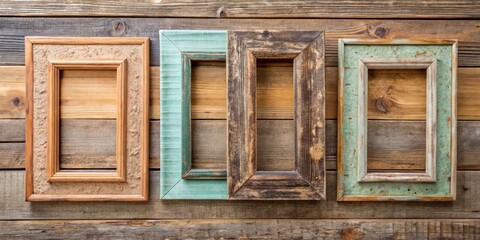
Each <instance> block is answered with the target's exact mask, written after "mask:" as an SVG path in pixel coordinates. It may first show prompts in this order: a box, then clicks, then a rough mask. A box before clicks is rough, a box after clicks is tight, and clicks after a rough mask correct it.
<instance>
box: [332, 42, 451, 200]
mask: <svg viewBox="0 0 480 240" xmlns="http://www.w3.org/2000/svg"><path fill="white" fill-rule="evenodd" d="M342 44H343V42H342V41H341V40H340V42H339V51H341V50H342V49H343V54H342V53H339V66H340V67H342V66H343V71H344V75H343V97H344V100H343V102H344V104H343V118H342V119H343V127H342V128H340V129H339V134H341V135H342V138H343V144H340V145H339V147H340V146H341V147H342V149H339V150H340V151H342V159H341V161H342V163H341V164H342V165H343V174H342V173H340V174H339V181H338V184H340V185H339V190H340V191H339V199H341V197H342V196H355V197H365V199H367V198H371V197H377V199H376V200H380V201H386V200H422V198H424V197H436V196H438V197H449V196H452V195H454V194H453V193H454V191H455V190H453V191H452V189H451V186H452V184H451V174H452V172H454V171H456V169H452V160H453V161H455V159H451V156H452V154H451V151H452V149H455V148H454V147H452V144H454V143H455V141H452V140H453V139H452V137H455V135H454V134H452V132H454V131H452V126H451V124H450V123H449V121H450V120H451V117H452V110H453V108H452V106H453V105H452V104H453V103H452V97H454V94H453V93H452V88H453V89H456V87H455V85H454V83H455V82H454V81H452V67H456V62H454V61H453V58H452V53H454V54H453V55H455V53H456V49H454V48H455V47H456V45H452V44H406V43H402V44H396V43H392V44H389V45H387V44H380V45H375V44H374V43H372V44H348V43H345V44H344V45H343V46H340V45H342ZM360 58H435V59H437V89H436V93H437V139H436V141H437V151H436V156H437V159H436V162H437V166H436V168H437V169H436V173H437V181H436V182H434V183H408V182H368V183H359V182H358V179H357V174H358V171H357V169H358V162H357V159H358V149H356V148H357V147H358V143H357V141H358V102H357V101H358V98H357V96H358V61H359V59H360ZM340 76H341V75H340ZM452 83H453V84H452ZM453 102H454V101H453ZM339 127H340V126H339ZM453 186H454V185H453Z"/></svg>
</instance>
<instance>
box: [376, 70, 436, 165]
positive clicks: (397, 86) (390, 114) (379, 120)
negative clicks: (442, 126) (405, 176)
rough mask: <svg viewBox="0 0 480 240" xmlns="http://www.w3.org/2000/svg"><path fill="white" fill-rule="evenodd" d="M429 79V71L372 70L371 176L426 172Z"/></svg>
mask: <svg viewBox="0 0 480 240" xmlns="http://www.w3.org/2000/svg"><path fill="white" fill-rule="evenodd" d="M426 79H427V71H426V69H368V103H367V104H368V107H367V109H368V113H367V120H368V124H367V126H368V130H367V172H425V169H426V111H427V108H426V103H427V91H426V89H427V81H426ZM392 120H394V121H392Z"/></svg>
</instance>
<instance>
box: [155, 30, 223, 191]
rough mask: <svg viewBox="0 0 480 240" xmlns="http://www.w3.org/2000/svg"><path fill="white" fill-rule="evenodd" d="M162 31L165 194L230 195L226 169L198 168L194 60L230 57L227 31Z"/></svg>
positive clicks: (161, 128)
mask: <svg viewBox="0 0 480 240" xmlns="http://www.w3.org/2000/svg"><path fill="white" fill-rule="evenodd" d="M159 36H160V116H161V117H160V139H161V140H160V152H161V157H160V161H161V169H160V181H161V189H160V198H161V199H165V200H166V199H214V200H215V199H216V200H220V199H226V198H227V186H226V170H224V169H192V156H191V151H192V148H191V141H192V137H191V68H192V67H191V64H192V61H195V60H196V61H202V60H205V61H225V58H226V48H227V31H223V30H210V31H207V30H161V31H160V32H159ZM206 141H208V139H206Z"/></svg>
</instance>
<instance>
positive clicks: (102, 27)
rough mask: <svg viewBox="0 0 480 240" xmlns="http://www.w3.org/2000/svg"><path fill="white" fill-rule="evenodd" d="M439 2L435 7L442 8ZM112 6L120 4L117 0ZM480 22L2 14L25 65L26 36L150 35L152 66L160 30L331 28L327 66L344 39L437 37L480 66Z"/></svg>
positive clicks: (5, 48)
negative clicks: (451, 42)
mask: <svg viewBox="0 0 480 240" xmlns="http://www.w3.org/2000/svg"><path fill="white" fill-rule="evenodd" d="M17 3H18V2H17ZM437 4H438V3H436V4H435V5H433V6H437ZM19 6H20V5H19ZM112 6H117V3H115V4H113V5H112ZM378 6H379V5H375V9H376V10H378V11H380V10H381V8H379V7H378ZM110 7H111V6H110ZM290 7H291V6H289V8H290ZM429 7H430V6H429ZM62 11H63V10H62ZM95 11H97V10H95ZM355 11H357V10H355ZM389 17H391V16H389ZM479 24H480V20H451V19H450V20H435V22H434V23H433V22H432V20H399V19H390V20H389V19H385V20H379V19H360V20H359V19H290V20H285V19H269V20H268V21H263V20H261V21H259V20H258V19H192V18H184V19H182V18H1V19H0V26H2V32H1V33H0V46H2V47H1V48H0V56H1V59H0V63H2V64H10V65H12V64H17V65H23V64H24V62H25V60H24V58H25V54H24V36H39V35H41V36H96V37H105V36H129V37H131V36H148V37H150V41H151V44H152V46H151V51H150V54H151V55H150V65H152V66H158V65H159V59H160V57H159V53H160V49H159V39H158V30H159V29H220V30H221V29H223V30H264V29H268V30H291V29H295V30H314V31H318V30H325V63H326V66H332V67H334V66H336V65H337V59H338V56H337V44H338V38H365V39H373V38H385V39H394V38H396V39H401V38H406V39H415V38H417V39H418V38H423V39H431V38H435V39H458V41H459V45H458V46H459V54H458V56H459V66H461V67H467V66H469V67H479V66H480V31H478V27H477V26H478V25H479ZM27 26H34V27H27Z"/></svg>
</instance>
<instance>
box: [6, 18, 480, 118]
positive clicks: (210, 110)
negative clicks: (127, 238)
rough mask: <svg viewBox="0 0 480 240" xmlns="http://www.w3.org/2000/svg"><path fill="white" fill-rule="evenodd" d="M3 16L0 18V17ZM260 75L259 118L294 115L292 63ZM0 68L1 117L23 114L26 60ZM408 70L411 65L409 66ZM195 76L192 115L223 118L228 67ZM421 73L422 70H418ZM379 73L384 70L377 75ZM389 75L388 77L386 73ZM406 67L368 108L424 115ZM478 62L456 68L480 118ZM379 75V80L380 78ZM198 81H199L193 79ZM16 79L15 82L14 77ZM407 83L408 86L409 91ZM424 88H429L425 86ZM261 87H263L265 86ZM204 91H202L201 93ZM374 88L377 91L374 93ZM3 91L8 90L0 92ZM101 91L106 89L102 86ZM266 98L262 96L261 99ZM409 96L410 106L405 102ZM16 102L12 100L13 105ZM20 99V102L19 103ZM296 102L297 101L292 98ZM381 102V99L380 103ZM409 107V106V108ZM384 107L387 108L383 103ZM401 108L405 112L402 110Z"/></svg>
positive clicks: (155, 75) (155, 110)
mask: <svg viewBox="0 0 480 240" xmlns="http://www.w3.org/2000/svg"><path fill="white" fill-rule="evenodd" d="M0 21H1V20H0ZM257 71H258V73H259V77H260V76H262V77H264V78H263V79H264V81H260V82H259V86H258V91H259V94H260V93H261V95H263V96H265V95H267V94H269V93H270V94H269V95H271V97H266V98H260V99H259V102H258V105H259V113H258V114H259V118H261V119H292V118H293V116H291V111H290V109H289V108H285V107H282V106H283V104H285V105H287V104H288V105H290V104H289V103H287V102H288V101H290V100H289V99H291V96H290V95H289V94H290V93H291V91H289V90H290V89H289V88H287V86H288V82H289V81H290V80H289V78H291V77H292V75H291V74H290V71H291V67H290V66H289V65H288V64H287V63H273V62H266V63H264V64H263V65H259V68H258V69H257ZM0 72H4V73H5V75H4V76H6V77H8V78H9V79H12V81H13V82H14V85H15V87H14V88H15V89H17V90H12V88H11V87H9V83H8V80H7V78H5V79H3V78H2V80H0V82H1V83H4V82H7V83H6V84H0V95H1V96H5V98H4V100H0V101H1V102H3V104H0V112H1V113H2V114H0V119H2V118H24V117H25V106H24V98H25V97H24V95H25V67H23V66H0ZM408 72H409V71H408ZM159 74H160V69H159V68H158V67H151V68H150V119H159V118H160V102H159V101H160V99H159V98H160V83H159V81H158V79H159ZM193 74H194V76H193V77H195V80H196V81H194V84H193V85H192V91H194V92H193V93H192V118H193V119H225V116H226V112H225V104H226V96H225V95H224V92H225V91H226V90H225V89H226V84H225V82H224V81H225V77H224V76H225V74H226V73H225V69H224V68H223V66H220V65H218V64H214V65H212V64H198V65H197V66H196V67H194V72H193ZM417 74H418V75H417ZM325 75H326V81H325V98H326V99H325V101H326V103H327V104H326V106H325V117H326V119H336V118H337V102H336V99H337V68H336V67H327V68H326V71H325ZM379 75H381V76H379ZM388 76H389V78H388V79H390V81H386V78H387V77H388ZM408 76H409V77H407V73H406V72H404V71H402V72H395V73H392V74H391V75H390V74H387V73H386V72H384V71H382V72H377V76H376V77H377V78H380V79H382V80H381V81H379V82H378V83H377V84H375V83H372V84H373V85H370V86H369V87H370V88H371V89H372V94H369V95H370V96H369V101H370V102H372V103H374V104H371V106H372V108H373V109H370V110H369V114H371V115H372V116H377V117H376V118H378V119H390V118H394V117H390V116H395V117H398V116H403V117H405V118H407V119H421V118H422V114H421V112H422V111H423V112H425V110H424V109H425V105H424V104H425V101H422V100H423V99H425V98H424V97H423V96H422V93H421V92H422V89H419V88H420V86H419V85H417V84H414V83H413V82H412V81H409V79H417V78H419V77H420V76H419V73H418V72H416V71H414V72H412V75H410V74H408ZM479 76H480V68H459V69H458V120H480V101H476V97H477V95H478V93H480V80H479V79H480V77H479ZM380 79H378V80H380ZM271 80H272V81H278V84H279V86H282V87H281V88H276V87H275V90H274V91H264V90H266V89H268V87H269V85H263V84H262V83H264V82H265V83H267V82H269V81H271ZM195 82H196V84H195ZM12 84H13V83H12ZM404 89H408V94H407V91H405V90H404ZM423 90H425V89H423ZM261 91H263V92H261ZM201 93H204V94H201ZM373 93H376V94H373ZM2 94H4V95H2ZM98 94H102V95H103V94H105V93H103V92H99V93H98ZM385 94H387V96H388V97H387V99H389V100H392V101H393V103H394V105H395V107H393V108H388V107H389V106H391V105H388V104H389V103H390V104H391V103H392V102H387V105H386V106H387V108H388V111H389V112H388V114H385V113H383V112H382V111H380V110H379V109H378V108H377V107H376V105H375V103H376V101H377V99H378V98H379V96H380V95H381V96H385ZM273 97H275V98H277V99H280V102H282V105H279V106H275V104H276V103H272V102H271V101H269V99H271V98H273ZM262 99H264V101H263V100H262ZM405 102H409V104H408V106H405V105H403V104H400V105H399V104H395V103H405ZM267 103H268V104H269V105H271V106H272V107H261V106H265V105H264V104H267ZM12 104H13V105H12ZM15 104H17V105H15ZM292 105H293V102H292ZM381 106H383V105H381V104H380V107H381ZM405 107H406V108H408V111H407V110H406V109H405ZM381 109H382V110H384V109H385V108H381ZM401 114H403V115H401Z"/></svg>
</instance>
